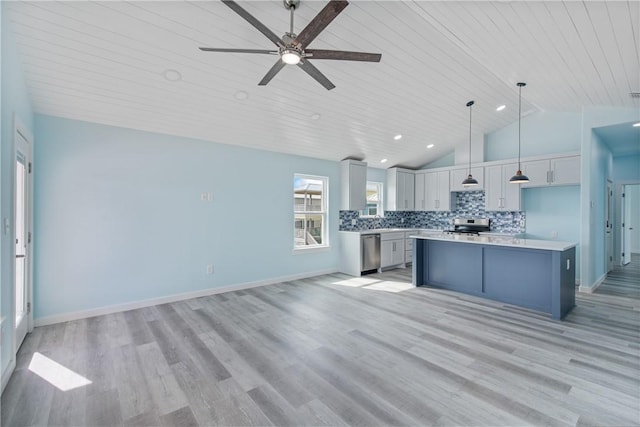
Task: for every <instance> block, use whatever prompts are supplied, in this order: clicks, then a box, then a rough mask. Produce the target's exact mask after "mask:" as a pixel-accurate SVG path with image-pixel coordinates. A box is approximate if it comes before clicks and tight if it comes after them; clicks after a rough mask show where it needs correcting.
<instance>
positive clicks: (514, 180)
mask: <svg viewBox="0 0 640 427" xmlns="http://www.w3.org/2000/svg"><path fill="white" fill-rule="evenodd" d="M526 85H527V84H526V83H522V82H520V83H518V171H517V172H516V174H515V175H513V176H512V177H511V178H510V179H509V182H510V183H511V184H523V183H525V182H529V177H528V176H526V175H523V174H522V170H520V129H521V123H522V87H523V86H526Z"/></svg>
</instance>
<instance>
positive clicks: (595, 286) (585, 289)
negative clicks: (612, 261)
mask: <svg viewBox="0 0 640 427" xmlns="http://www.w3.org/2000/svg"><path fill="white" fill-rule="evenodd" d="M606 278H607V274H606V273H605V274H603V275H602V276H600V278H599V279H598V280H596V283H594V284H593V286H582V285H580V287H579V288H578V291H579V292H584V293H587V294H592V293H594V292H595V291H596V289H598V286H600V285H601V284H602V282H604V279H606Z"/></svg>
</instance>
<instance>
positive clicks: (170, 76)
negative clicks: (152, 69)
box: [162, 69, 182, 82]
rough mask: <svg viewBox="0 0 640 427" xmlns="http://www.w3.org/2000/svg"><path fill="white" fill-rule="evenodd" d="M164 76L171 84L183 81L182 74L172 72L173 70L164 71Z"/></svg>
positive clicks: (176, 71) (175, 71)
mask: <svg viewBox="0 0 640 427" xmlns="http://www.w3.org/2000/svg"><path fill="white" fill-rule="evenodd" d="M162 75H163V76H164V78H165V79H167V80H169V81H170V82H177V81H180V80H182V74H180V72H179V71H178V70H171V69H168V70H164V72H163V73H162Z"/></svg>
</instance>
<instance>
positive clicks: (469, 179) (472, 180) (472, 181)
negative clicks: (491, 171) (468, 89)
mask: <svg viewBox="0 0 640 427" xmlns="http://www.w3.org/2000/svg"><path fill="white" fill-rule="evenodd" d="M473 104H474V102H473V101H469V102H467V107H469V176H468V177H467V179H465V180H464V181H462V186H463V187H473V186H474V185H478V180H477V179H475V178H474V177H473V175H471V110H472V108H471V106H472V105H473Z"/></svg>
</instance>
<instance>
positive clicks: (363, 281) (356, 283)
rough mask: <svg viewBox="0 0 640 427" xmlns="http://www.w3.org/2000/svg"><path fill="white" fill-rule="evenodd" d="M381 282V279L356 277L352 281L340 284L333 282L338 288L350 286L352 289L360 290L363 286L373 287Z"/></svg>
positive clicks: (339, 282)
mask: <svg viewBox="0 0 640 427" xmlns="http://www.w3.org/2000/svg"><path fill="white" fill-rule="evenodd" d="M378 282H380V279H368V278H366V277H354V278H352V279H346V280H340V281H338V282H333V284H334V285H338V286H348V287H350V288H359V287H362V286H367V285H372V284H374V283H378Z"/></svg>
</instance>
